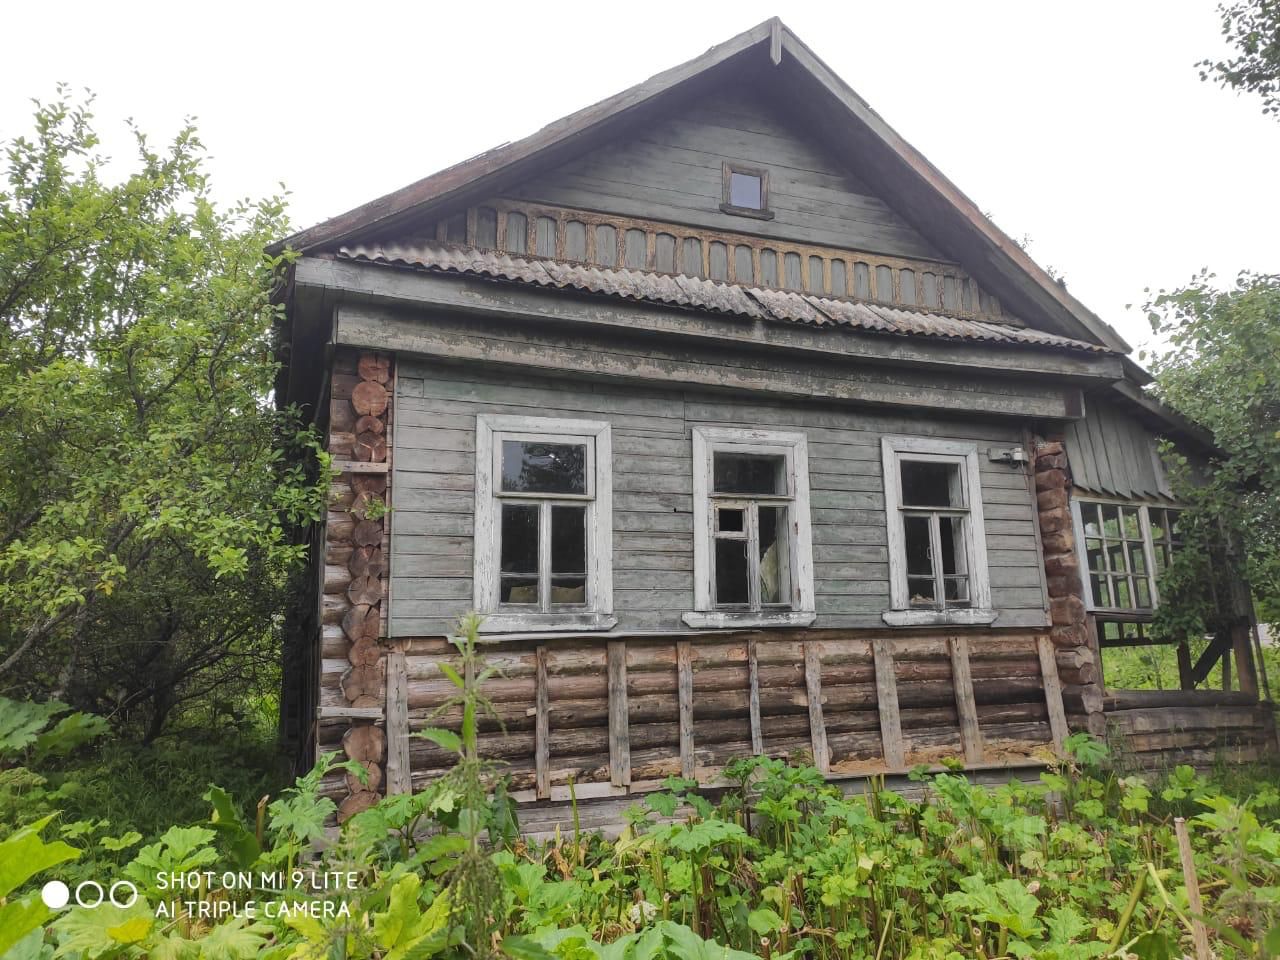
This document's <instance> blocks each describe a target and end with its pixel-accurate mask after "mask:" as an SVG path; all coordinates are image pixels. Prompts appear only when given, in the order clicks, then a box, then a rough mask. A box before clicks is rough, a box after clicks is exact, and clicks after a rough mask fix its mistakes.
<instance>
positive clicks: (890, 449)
mask: <svg viewBox="0 0 1280 960" xmlns="http://www.w3.org/2000/svg"><path fill="white" fill-rule="evenodd" d="M880 453H881V465H882V469H883V471H884V499H885V511H886V512H887V514H888V540H889V602H890V604H891V606H892V611H891V612H892V613H893V616H892V618H891V617H890V614H889V613H886V614H885V615H884V619H885V622H886V623H890V624H893V625H898V624H912V625H924V624H932V623H991V622H992V621H994V620H995V618H996V615H995V614H994V613H993V612H992V610H991V579H990V571H989V570H988V568H987V535H986V525H985V522H984V519H983V511H982V480H981V475H980V472H979V463H978V445H977V444H976V443H971V442H968V441H962V440H935V439H933V438H930V437H881V438H880ZM903 460H924V461H935V462H944V463H954V464H957V465H958V466H959V467H960V471H959V476H960V481H961V483H962V484H963V487H964V490H963V492H964V499H965V504H966V507H965V509H966V510H967V512H968V518H969V522H968V524H967V525H966V529H967V531H968V537H967V538H966V543H965V552H966V555H967V557H966V559H967V560H968V565H969V603H970V605H969V606H968V607H963V608H952V609H946V610H927V609H923V610H921V609H917V610H913V609H912V608H911V603H910V595H909V590H908V589H907V558H906V532H905V526H904V521H903V517H902V505H903V504H902V488H901V483H900V478H901V463H902V461H903ZM916 613H925V614H945V615H946V616H944V617H942V618H935V617H926V618H923V619H917V618H914V617H906V616H902V615H901V614H916Z"/></svg>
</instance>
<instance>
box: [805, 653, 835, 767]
mask: <svg viewBox="0 0 1280 960" xmlns="http://www.w3.org/2000/svg"><path fill="white" fill-rule="evenodd" d="M820 651H821V644H820V642H819V641H817V640H806V641H805V642H804V686H805V693H806V695H807V697H808V700H809V738H810V740H811V742H812V743H813V764H814V766H816V767H817V768H818V769H819V770H821V771H822V772H823V773H826V772H827V771H828V770H829V769H830V768H831V753H830V751H829V750H828V749H827V725H826V723H825V722H824V721H823V719H822V662H821V660H820V659H819V653H820Z"/></svg>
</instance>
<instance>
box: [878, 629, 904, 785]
mask: <svg viewBox="0 0 1280 960" xmlns="http://www.w3.org/2000/svg"><path fill="white" fill-rule="evenodd" d="M871 649H872V652H873V653H874V657H875V662H876V700H877V704H878V707H879V711H880V740H881V743H882V744H883V745H884V762H885V766H887V767H888V768H889V769H890V770H902V769H905V767H906V765H907V758H906V749H905V747H904V746H903V743H902V717H901V715H900V714H899V712H898V678H897V675H896V674H895V673H894V669H893V649H892V648H891V647H890V646H889V641H888V640H886V639H884V638H883V637H877V638H876V639H875V640H872V641H871Z"/></svg>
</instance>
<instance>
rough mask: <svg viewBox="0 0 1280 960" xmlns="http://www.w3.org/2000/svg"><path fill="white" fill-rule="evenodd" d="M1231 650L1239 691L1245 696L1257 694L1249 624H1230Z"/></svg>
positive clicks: (1256, 679) (1255, 670) (1256, 676)
mask: <svg viewBox="0 0 1280 960" xmlns="http://www.w3.org/2000/svg"><path fill="white" fill-rule="evenodd" d="M1231 652H1232V654H1233V655H1234V657H1235V661H1236V677H1237V680H1238V683H1239V686H1240V692H1241V693H1243V694H1245V695H1246V696H1250V697H1253V698H1255V699H1256V698H1257V696H1258V671H1257V668H1256V667H1255V666H1254V663H1253V648H1252V645H1251V644H1250V637H1249V625H1248V624H1247V623H1243V622H1236V623H1234V624H1232V626H1231Z"/></svg>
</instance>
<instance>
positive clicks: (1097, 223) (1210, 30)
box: [0, 0, 1280, 346]
mask: <svg viewBox="0 0 1280 960" xmlns="http://www.w3.org/2000/svg"><path fill="white" fill-rule="evenodd" d="M774 14H780V15H781V16H782V17H783V19H784V21H786V23H787V24H788V26H790V27H791V28H792V29H793V30H794V31H795V32H796V33H797V34H799V36H800V37H801V38H802V39H804V40H805V41H806V42H807V43H808V44H809V45H810V46H811V47H812V48H813V49H814V50H815V51H816V52H817V53H818V55H819V56H821V57H822V58H823V59H824V60H825V61H826V62H827V63H828V64H829V65H830V66H831V67H832V68H833V69H834V70H835V71H836V72H837V73H839V74H840V75H841V76H842V77H844V79H845V80H846V81H848V83H849V84H850V85H851V86H852V87H853V88H854V89H855V90H857V91H858V92H859V93H860V94H861V95H862V96H863V97H864V98H865V99H867V100H868V101H869V102H870V104H871V105H872V107H874V108H875V109H876V110H877V111H879V113H880V114H881V115H882V116H883V117H884V118H885V119H886V120H887V121H888V122H889V123H890V124H891V125H893V126H894V127H895V128H897V130H898V131H899V132H900V133H902V134H903V135H904V136H905V137H906V138H907V139H908V140H910V141H911V142H912V143H914V144H915V145H916V147H917V148H919V149H920V150H921V151H922V152H923V153H924V154H925V155H926V156H927V157H929V158H930V159H931V160H932V161H933V162H934V163H935V164H936V165H937V166H938V167H939V168H940V169H941V170H942V171H943V172H944V173H945V174H946V175H947V176H949V177H950V178H951V179H952V180H953V181H954V182H955V183H956V184H957V185H959V187H960V188H961V189H962V190H964V191H965V192H966V193H968V195H969V196H970V197H972V198H973V200H974V201H975V202H976V203H977V204H978V206H979V207H980V208H981V209H983V210H985V211H988V212H990V213H991V214H992V215H993V217H994V219H995V221H996V223H998V224H999V225H1000V226H1001V227H1002V228H1003V229H1004V230H1005V231H1007V232H1008V233H1009V234H1011V235H1012V236H1014V237H1016V238H1022V237H1023V236H1024V235H1026V236H1030V238H1031V246H1030V251H1031V253H1032V255H1033V256H1034V257H1035V258H1036V259H1037V260H1038V261H1039V262H1040V263H1041V264H1045V265H1051V266H1052V267H1053V268H1054V269H1055V270H1057V271H1058V272H1059V273H1061V274H1063V275H1065V276H1066V278H1067V281H1068V284H1069V286H1070V289H1071V291H1072V292H1073V293H1074V294H1075V295H1076V296H1077V297H1079V298H1080V299H1081V300H1083V301H1084V302H1085V303H1086V304H1088V305H1089V306H1090V307H1091V308H1092V309H1094V310H1095V311H1096V312H1097V313H1098V314H1100V315H1101V316H1102V317H1103V319H1105V320H1107V321H1108V322H1110V323H1112V324H1113V325H1114V326H1116V327H1117V328H1118V329H1119V330H1120V332H1121V333H1122V334H1123V335H1124V336H1125V337H1126V338H1127V339H1129V341H1130V342H1131V343H1133V344H1134V345H1135V346H1137V345H1140V344H1141V343H1143V342H1144V341H1146V340H1148V339H1149V331H1148V329H1147V326H1146V322H1145V320H1143V319H1142V317H1141V315H1140V314H1139V313H1138V312H1137V310H1136V305H1137V304H1140V303H1141V302H1142V300H1143V288H1144V287H1148V286H1150V287H1152V288H1153V289H1157V288H1160V287H1171V286H1176V285H1180V284H1182V283H1183V282H1185V281H1186V280H1188V279H1189V278H1190V277H1191V276H1192V274H1193V273H1195V272H1196V271H1197V270H1199V269H1200V268H1201V267H1209V268H1210V269H1212V270H1214V271H1215V272H1217V273H1218V274H1219V277H1220V280H1221V281H1223V282H1227V281H1229V280H1231V279H1232V278H1234V276H1235V274H1236V273H1237V272H1238V271H1239V270H1241V269H1245V268H1249V269H1255V270H1265V271H1271V272H1275V271H1280V262H1278V261H1280V241H1278V240H1277V225H1278V224H1280V189H1278V183H1277V181H1278V179H1280V178H1278V177H1277V170H1278V169H1280V122H1277V121H1275V120H1269V119H1266V118H1264V117H1263V115H1262V113H1261V110H1260V108H1259V105H1258V103H1257V102H1256V101H1255V100H1252V99H1247V98H1241V97H1238V96H1236V95H1235V94H1234V93H1230V92H1227V91H1224V90H1221V89H1219V88H1218V87H1216V86H1213V85H1211V84H1208V83H1202V82H1201V81H1200V79H1199V77H1198V73H1197V71H1196V70H1195V68H1194V64H1195V63H1196V61H1198V60H1200V59H1202V58H1203V57H1205V56H1214V55H1218V54H1219V53H1221V52H1222V51H1223V49H1224V47H1223V44H1222V41H1221V40H1220V38H1219V32H1218V19H1217V16H1216V14H1215V12H1214V3H1213V0H1165V2H1116V0H1110V2H1075V3H1071V4H1064V3H1034V2H1028V0H1021V2H1000V3H996V2H990V3H976V2H975V3H943V2H897V3H894V4H885V3H883V2H882V0H876V2H866V0H845V2H841V3H836V2H826V3H803V2H793V3H791V4H788V5H784V4H779V3H764V2H756V0H737V2H735V3H732V4H727V3H726V4H721V3H716V4H709V3H708V4H697V3H693V2H690V0H683V2H675V3H668V2H659V0H648V2H645V3H642V4H635V5H631V6H629V7H625V8H624V7H619V6H618V5H617V4H609V3H592V4H583V5H575V4H557V3H548V2H543V3H520V4H504V3H497V2H492V0H490V2H485V3H461V4H443V3H430V4H427V3H421V4H411V3H403V4H400V3H393V2H383V3H378V4H359V3H351V2H348V3H326V2H318V0H313V2H309V3H289V2H270V0H268V2H258V3H252V4H249V3H239V2H230V0H225V2H221V3H217V4H201V5H198V6H197V5H195V4H181V3H171V4H141V3H125V2H120V3H111V4H104V3H67V2H63V3H57V4H53V3H45V4H41V3H24V4H21V5H18V4H11V5H9V6H8V7H7V9H6V10H5V11H4V13H3V14H0V23H2V24H3V27H4V32H5V33H7V34H8V35H9V38H10V39H9V42H8V43H6V45H5V46H6V51H5V57H4V60H3V61H0V140H7V139H9V138H11V137H13V136H15V135H17V134H21V133H26V132H27V131H28V129H29V119H30V112H31V108H30V103H29V101H30V99H31V98H33V97H40V98H49V97H51V96H52V94H53V90H54V84H55V83H56V82H57V81H59V80H63V81H67V82H69V83H72V84H74V85H76V86H81V87H83V86H87V87H90V88H92V89H93V90H94V91H95V92H96V93H97V95H98V101H97V107H96V113H97V116H98V127H99V129H100V132H102V133H103V135H104V139H105V140H106V143H107V146H108V147H109V148H110V151H111V152H113V153H115V154H117V155H119V154H122V153H124V152H126V151H127V140H125V138H124V136H123V135H122V131H123V125H122V120H123V118H125V117H129V116H132V117H134V118H135V119H136V120H137V121H138V122H139V124H140V125H141V126H142V128H143V129H144V130H146V131H148V132H149V133H151V135H152V136H153V137H155V138H160V137H167V136H168V135H170V134H171V133H172V132H173V131H175V130H176V129H177V128H178V126H179V125H180V124H181V121H182V119H183V117H184V116H187V115H191V116H195V117H196V118H197V120H198V124H199V128H200V132H201V136H202V139H203V140H204V142H205V143H206V145H207V146H208V147H209V150H210V152H211V154H212V155H213V160H212V163H211V170H212V172H213V174H214V179H215V188H216V191H217V192H218V194H219V195H221V196H223V197H227V198H230V197H236V196H244V195H252V196H261V195H264V194H268V193H272V192H275V190H276V189H277V187H276V185H277V184H278V183H279V182H281V181H283V182H284V183H285V184H286V185H287V187H288V188H289V190H290V191H291V192H292V199H291V211H292V217H293V220H294V223H295V225H297V226H299V227H303V226H310V225H311V224H312V223H315V222H317V221H319V220H322V219H325V218H326V217H329V216H332V215H333V214H336V213H341V212H342V211H344V210H347V209H349V208H351V207H354V206H357V205H359V204H360V203H363V202H365V201H366V200H370V199H372V198H374V197H376V196H379V195H381V194H383V193H386V192H388V191H390V190H393V189H395V188H397V187H400V186H403V185H405V184H407V183H409V182H411V181H413V180H416V179H418V178H420V177H422V176H425V175H427V174H429V173H431V172H433V171H435V170H437V169H440V168H441V167H444V166H448V165H449V164H452V163H454V162H456V161H458V160H462V159H465V158H466V157H469V156H472V155H474V154H476V153H479V152H481V151H482V150H485V149H488V148H489V147H492V146H495V145H497V144H499V143H501V142H503V141H507V140H516V139H518V138H520V137H522V136H524V135H525V134H527V133H530V132H532V131H533V130H535V129H536V128H538V127H540V126H542V125H543V124H545V123H547V122H550V121H552V120H555V119H557V118H558V117H560V116H563V115H564V114H566V113H569V112H571V111H573V110H575V109H577V108H579V107H582V106H585V105H587V104H589V103H593V102H595V101H597V100H600V99H602V98H604V97H606V96H609V95H610V94H612V93H615V92H617V91H618V90H621V89H623V88H624V87H627V86H629V85H631V84H633V83H636V82H637V81H640V80H643V79H644V78H646V77H648V76H650V75H652V74H654V73H656V72H658V71H659V70H662V69H665V68H667V67H670V66H673V65H675V64H677V63H680V62H682V61H684V60H687V59H689V58H690V57H693V56H696V55H697V54H699V53H701V52H702V51H704V50H705V49H706V48H707V47H709V46H711V45H713V44H715V43H718V42H720V41H722V40H725V39H727V38H728V37H730V36H732V35H733V34H735V33H737V32H739V31H741V30H744V29H746V28H748V27H750V26H752V25H754V24H756V23H758V22H760V21H761V20H764V19H766V18H767V17H769V16H772V15H774ZM1128 303H1133V304H1135V309H1134V310H1128V311H1126V309H1125V305H1126V304H1128Z"/></svg>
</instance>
